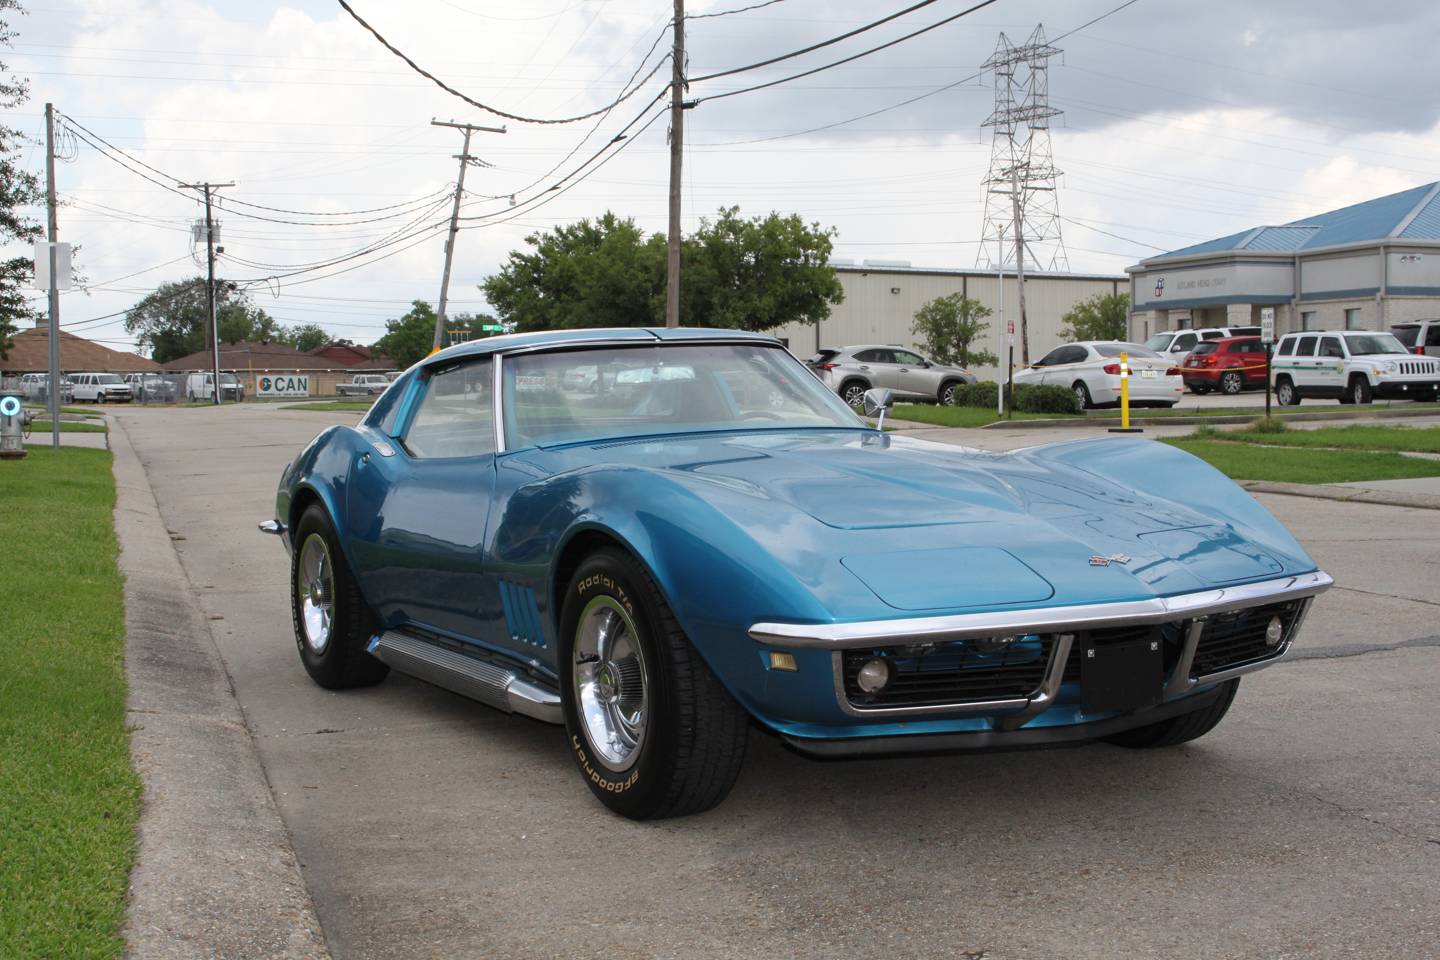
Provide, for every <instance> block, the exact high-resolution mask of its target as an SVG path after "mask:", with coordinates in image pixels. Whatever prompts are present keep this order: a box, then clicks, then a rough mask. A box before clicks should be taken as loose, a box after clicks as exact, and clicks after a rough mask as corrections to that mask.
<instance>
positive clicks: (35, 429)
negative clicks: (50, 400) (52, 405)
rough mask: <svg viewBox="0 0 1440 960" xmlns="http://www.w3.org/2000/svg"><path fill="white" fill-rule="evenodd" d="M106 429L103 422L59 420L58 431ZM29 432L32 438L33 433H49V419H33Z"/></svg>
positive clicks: (86, 431)
mask: <svg viewBox="0 0 1440 960" xmlns="http://www.w3.org/2000/svg"><path fill="white" fill-rule="evenodd" d="M107 429H109V428H108V427H106V426H105V424H103V423H86V422H82V421H79V420H61V421H60V432H61V433H104V432H105V431H106V430H107ZM30 432H31V434H32V437H31V439H32V440H33V439H34V437H33V434H36V433H49V432H50V421H49V420H36V421H33V422H32V423H31V424H30Z"/></svg>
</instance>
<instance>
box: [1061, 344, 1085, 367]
mask: <svg viewBox="0 0 1440 960" xmlns="http://www.w3.org/2000/svg"><path fill="white" fill-rule="evenodd" d="M1089 357H1090V351H1088V350H1086V349H1085V348H1084V347H1077V346H1074V345H1071V346H1068V347H1066V348H1065V353H1064V354H1062V355H1061V358H1060V362H1061V363H1084V362H1085V361H1086V360H1087V359H1089Z"/></svg>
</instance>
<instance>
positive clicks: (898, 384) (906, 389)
mask: <svg viewBox="0 0 1440 960" xmlns="http://www.w3.org/2000/svg"><path fill="white" fill-rule="evenodd" d="M893 356H894V358H895V392H896V393H897V394H899V395H901V396H904V397H917V398H918V397H925V398H928V399H931V400H933V399H935V397H936V396H937V395H939V393H940V374H939V373H937V372H936V371H935V368H934V367H932V366H931V365H930V364H929V363H928V362H926V360H925V358H924V357H922V356H920V354H918V353H912V352H911V351H909V350H896V351H894V352H893Z"/></svg>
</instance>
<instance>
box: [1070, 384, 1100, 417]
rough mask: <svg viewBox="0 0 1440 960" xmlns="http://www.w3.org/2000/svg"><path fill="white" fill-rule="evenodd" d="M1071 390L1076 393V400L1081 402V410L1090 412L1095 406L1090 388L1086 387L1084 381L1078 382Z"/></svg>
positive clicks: (1071, 386)
mask: <svg viewBox="0 0 1440 960" xmlns="http://www.w3.org/2000/svg"><path fill="white" fill-rule="evenodd" d="M1070 389H1071V390H1073V391H1075V399H1076V400H1078V401H1079V403H1080V409H1081V410H1089V409H1090V408H1091V407H1093V406H1094V405H1095V404H1094V403H1093V402H1092V401H1091V399H1090V388H1089V387H1087V386H1085V382H1084V381H1083V380H1076V381H1075V382H1074V383H1072V384H1071V385H1070Z"/></svg>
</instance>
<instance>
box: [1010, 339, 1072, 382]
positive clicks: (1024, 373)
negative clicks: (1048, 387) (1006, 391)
mask: <svg viewBox="0 0 1440 960" xmlns="http://www.w3.org/2000/svg"><path fill="white" fill-rule="evenodd" d="M1064 352H1065V348H1064V347H1056V348H1055V349H1054V350H1051V351H1050V352H1049V353H1047V354H1045V356H1043V357H1041V358H1040V359H1039V360H1036V361H1035V362H1034V363H1032V364H1030V366H1028V367H1024V368H1022V369H1020V370H1017V371H1015V382H1016V383H1044V382H1045V372H1046V371H1047V370H1049V369H1050V366H1051V365H1052V364H1054V363H1058V362H1059V360H1060V357H1061V356H1062V355H1063V354H1064Z"/></svg>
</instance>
